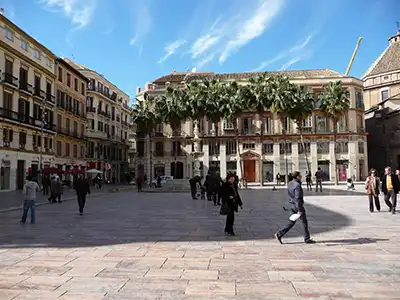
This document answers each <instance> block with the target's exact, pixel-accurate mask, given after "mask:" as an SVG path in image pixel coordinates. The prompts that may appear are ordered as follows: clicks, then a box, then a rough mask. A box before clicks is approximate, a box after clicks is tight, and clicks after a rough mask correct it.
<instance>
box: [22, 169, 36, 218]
mask: <svg viewBox="0 0 400 300" xmlns="http://www.w3.org/2000/svg"><path fill="white" fill-rule="evenodd" d="M36 192H40V188H39V185H38V184H37V182H35V181H33V180H32V176H28V177H27V180H26V182H25V184H24V187H23V189H22V195H23V197H24V208H23V214H22V218H21V224H25V222H26V218H27V216H28V211H29V210H31V224H35V222H36V210H35V204H36Z"/></svg>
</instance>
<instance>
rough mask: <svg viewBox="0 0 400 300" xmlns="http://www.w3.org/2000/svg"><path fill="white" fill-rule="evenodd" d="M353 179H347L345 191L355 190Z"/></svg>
mask: <svg viewBox="0 0 400 300" xmlns="http://www.w3.org/2000/svg"><path fill="white" fill-rule="evenodd" d="M355 189H356V188H355V187H354V182H353V179H351V178H347V190H353V191H354V190H355Z"/></svg>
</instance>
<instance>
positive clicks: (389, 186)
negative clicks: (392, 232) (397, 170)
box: [381, 167, 400, 214]
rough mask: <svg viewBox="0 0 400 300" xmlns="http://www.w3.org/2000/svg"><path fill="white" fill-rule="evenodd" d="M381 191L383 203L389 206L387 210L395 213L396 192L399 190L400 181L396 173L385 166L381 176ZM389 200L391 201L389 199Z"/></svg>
mask: <svg viewBox="0 0 400 300" xmlns="http://www.w3.org/2000/svg"><path fill="white" fill-rule="evenodd" d="M381 181H382V192H383V194H384V195H385V203H386V205H387V206H388V207H389V212H391V213H392V214H395V213H396V204H397V194H398V192H399V190H400V182H399V179H398V177H397V175H395V174H393V173H392V168H390V167H386V168H385V174H384V175H383V177H382V180H381ZM389 199H390V200H391V202H390V201H389Z"/></svg>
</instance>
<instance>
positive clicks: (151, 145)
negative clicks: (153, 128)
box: [148, 132, 153, 184]
mask: <svg viewBox="0 0 400 300" xmlns="http://www.w3.org/2000/svg"><path fill="white" fill-rule="evenodd" d="M148 135H149V144H150V151H149V154H150V170H149V172H150V174H149V175H150V176H149V183H150V184H151V183H152V181H153V143H152V140H151V132H150V133H148Z"/></svg>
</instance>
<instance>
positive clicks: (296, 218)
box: [289, 213, 301, 222]
mask: <svg viewBox="0 0 400 300" xmlns="http://www.w3.org/2000/svg"><path fill="white" fill-rule="evenodd" d="M300 216H301V215H300V214H298V213H297V214H292V215H290V217H289V220H290V221H292V222H296V221H297V220H298V219H299V218H300Z"/></svg>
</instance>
